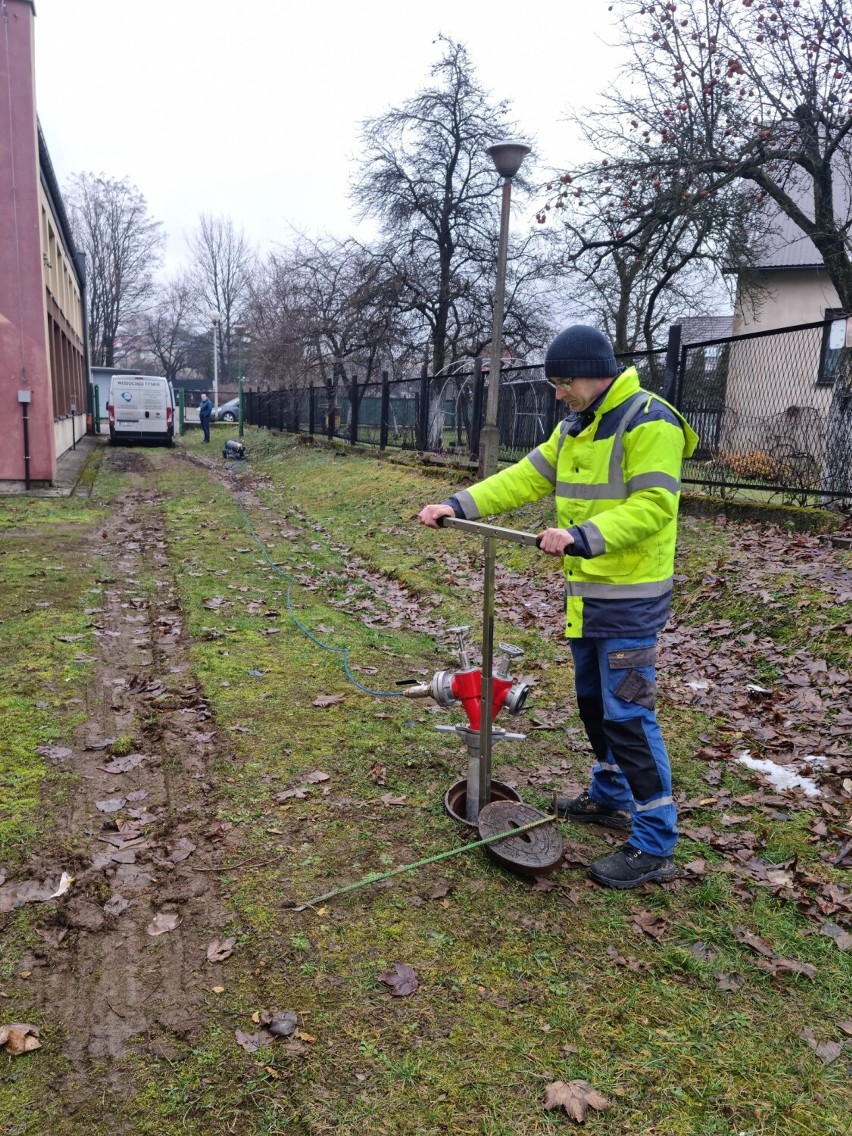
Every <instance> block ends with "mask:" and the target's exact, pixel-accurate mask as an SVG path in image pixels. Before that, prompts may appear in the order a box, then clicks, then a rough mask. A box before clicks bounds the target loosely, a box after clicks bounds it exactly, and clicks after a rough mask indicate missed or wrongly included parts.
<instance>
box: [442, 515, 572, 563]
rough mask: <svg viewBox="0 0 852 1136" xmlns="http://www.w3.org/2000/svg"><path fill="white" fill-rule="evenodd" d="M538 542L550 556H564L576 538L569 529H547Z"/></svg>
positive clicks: (540, 534) (542, 549) (540, 535)
mask: <svg viewBox="0 0 852 1136" xmlns="http://www.w3.org/2000/svg"><path fill="white" fill-rule="evenodd" d="M424 511H425V510H424ZM537 543H538V547H539V548H540V549H541V551H542V552H546V553H547V554H548V555H549V556H564V555H565V550H566V549H568V548H570V547H571V545H572V544H573V543H574V538H573V536H571V534H570V533H569V532H568V530H567V529H545V530H544V532H543V533H539V537H538V541H537Z"/></svg>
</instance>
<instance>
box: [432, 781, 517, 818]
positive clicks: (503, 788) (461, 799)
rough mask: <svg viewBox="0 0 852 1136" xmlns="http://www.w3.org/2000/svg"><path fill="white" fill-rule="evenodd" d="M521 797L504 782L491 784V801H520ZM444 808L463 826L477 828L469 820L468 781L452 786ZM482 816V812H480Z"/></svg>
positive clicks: (447, 793) (445, 796) (447, 792)
mask: <svg viewBox="0 0 852 1136" xmlns="http://www.w3.org/2000/svg"><path fill="white" fill-rule="evenodd" d="M520 799H521V798H520V795H519V794H518V793H517V791H516V790H515V789H512V788H510V786H508V785H504V784H503V782H502V781H492V782H491V800H492V801H520ZM444 808H445V809H446V810H447V812H448V813H449V814H450V816H451V817H452V818H453V820H457V821H459V822H460V823H461V824H466V825H468V827H469V828H476V823H475V822H474V821H469V820H468V819H467V779H466V778H464V779H463V780H461V781H456V783H455V785H451V786H450V787H449V789H447V791H446V793H445V794H444ZM479 815H480V816H482V812H481V810H480V814H479Z"/></svg>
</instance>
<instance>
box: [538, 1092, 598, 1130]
mask: <svg viewBox="0 0 852 1136" xmlns="http://www.w3.org/2000/svg"><path fill="white" fill-rule="evenodd" d="M544 1107H545V1108H546V1109H549V1110H551V1111H552V1110H553V1109H559V1108H561V1109H564V1110H565V1112H566V1113H567V1114H568V1116H570V1117H571V1119H572V1120H576V1121H577V1123H578V1124H582V1123H583V1122H584V1121H585V1119H586V1116H587V1115H588V1112H589V1109H590V1108H593V1109H595V1110H596V1111H598V1112H603V1111H604V1109H607V1108H609V1107H610V1102H609V1101H608V1100H607V1099H606V1097H605V1096H603V1095H602V1094H601V1093H599V1092H598V1091H597V1089H596V1088H594V1087H593V1086H592V1085H590V1084H589V1082H588V1081H552V1082H551V1084H549V1085H548V1086H547V1088H546V1089H545V1091H544Z"/></svg>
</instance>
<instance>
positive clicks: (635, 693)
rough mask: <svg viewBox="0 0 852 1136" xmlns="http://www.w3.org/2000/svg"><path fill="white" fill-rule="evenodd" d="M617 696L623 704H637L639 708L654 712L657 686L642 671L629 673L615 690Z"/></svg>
mask: <svg viewBox="0 0 852 1136" xmlns="http://www.w3.org/2000/svg"><path fill="white" fill-rule="evenodd" d="M615 696H616V698H620V699H621V700H622V702H635V703H636V705H637V706H644V707H645V709H646V710H653V709H654V707H655V705H656V703H657V684H656V683H655V682H651V680H650V679H649V678H646V677H645V676H644V675H643V674H642V673H641V672H640V671H635V670H633V671H628V672H627V674H626V675H625V676H624V678H623V679H622V680H621V682H620V683H619V684H618V686H617V687H616V688H615Z"/></svg>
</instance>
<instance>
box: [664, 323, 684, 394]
mask: <svg viewBox="0 0 852 1136" xmlns="http://www.w3.org/2000/svg"><path fill="white" fill-rule="evenodd" d="M681 331H682V329H681V325H680V324H679V323H673V324H672V325H671V326H670V327H669V342H668V346H667V347H666V363H665V371H664V372H663V398H665V399H667V400H668V401H669V402H674V400H675V398H676V397H677V377H678V360H679V359H680V339H681Z"/></svg>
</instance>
